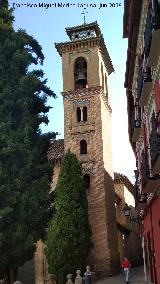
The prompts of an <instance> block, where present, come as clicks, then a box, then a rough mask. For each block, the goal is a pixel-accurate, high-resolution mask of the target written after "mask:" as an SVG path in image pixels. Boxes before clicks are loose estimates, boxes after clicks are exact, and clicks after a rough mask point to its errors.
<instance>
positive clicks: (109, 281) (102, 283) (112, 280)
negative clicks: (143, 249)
mask: <svg viewBox="0 0 160 284" xmlns="http://www.w3.org/2000/svg"><path fill="white" fill-rule="evenodd" d="M129 280H130V281H129V283H135V284H151V283H150V282H145V281H144V272H143V266H140V267H135V268H131V272H130V279H129ZM122 283H123V284H124V283H125V281H124V274H123V272H121V273H120V274H119V275H117V276H113V277H108V278H105V279H103V280H99V281H97V282H95V283H94V284H122Z"/></svg>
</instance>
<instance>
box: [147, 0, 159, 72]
mask: <svg viewBox="0 0 160 284" xmlns="http://www.w3.org/2000/svg"><path fill="white" fill-rule="evenodd" d="M152 11H153V13H152V17H151V24H152V40H151V44H150V51H149V59H148V63H149V66H151V67H156V65H157V61H158V58H159V56H160V40H159V39H160V3H159V0H153V7H152Z"/></svg>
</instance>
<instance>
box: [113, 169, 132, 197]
mask: <svg viewBox="0 0 160 284" xmlns="http://www.w3.org/2000/svg"><path fill="white" fill-rule="evenodd" d="M114 182H115V183H116V182H117V183H119V182H122V183H124V185H125V186H126V187H127V189H129V191H130V192H131V193H132V194H134V186H133V184H132V183H131V181H130V180H129V178H128V177H127V176H125V175H122V174H120V173H116V172H115V173H114Z"/></svg>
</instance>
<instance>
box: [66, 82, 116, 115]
mask: <svg viewBox="0 0 160 284" xmlns="http://www.w3.org/2000/svg"><path fill="white" fill-rule="evenodd" d="M61 95H62V96H63V98H64V99H67V100H73V99H82V98H83V97H92V96H96V95H101V97H102V100H103V101H104V104H105V106H106V108H107V109H108V111H109V112H110V113H111V112H112V109H111V106H110V104H109V102H108V99H107V97H106V95H105V94H104V92H103V89H102V87H101V86H96V87H91V88H84V89H78V90H74V91H66V92H61Z"/></svg>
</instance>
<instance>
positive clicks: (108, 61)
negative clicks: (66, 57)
mask: <svg viewBox="0 0 160 284" xmlns="http://www.w3.org/2000/svg"><path fill="white" fill-rule="evenodd" d="M88 27H94V29H95V31H96V37H95V38H89V39H83V42H85V41H88V40H90V41H93V40H95V39H96V40H97V41H98V42H99V48H100V52H101V55H102V58H103V60H104V64H105V66H106V69H107V72H108V74H109V75H110V74H111V73H112V72H114V68H113V64H112V61H111V58H110V55H109V53H108V50H107V47H106V45H105V41H104V38H103V35H102V33H101V30H100V27H99V25H98V23H97V22H93V23H90V24H83V25H80V26H77V27H76V26H75V27H71V28H66V32H67V34H68V36H69V37H70V36H71V33H72V32H74V31H78V30H79V31H80V30H84V28H85V29H86V28H88ZM79 42H82V40H76V41H67V42H60V43H55V48H56V49H57V51H58V52H59V54H60V56H62V50H63V52H64V50H65V46H69V45H73V44H74V43H75V44H77V43H79ZM67 50H68V49H67Z"/></svg>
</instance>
